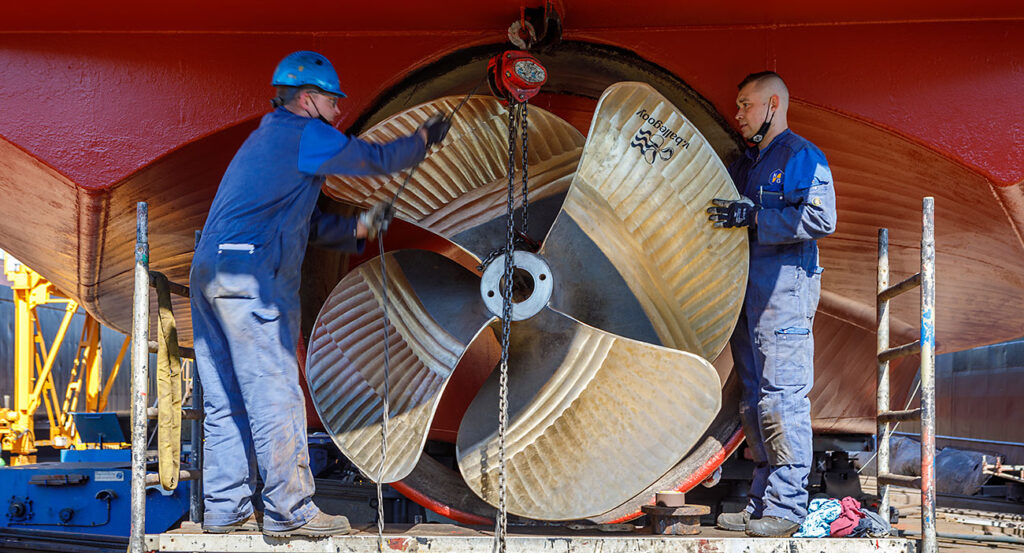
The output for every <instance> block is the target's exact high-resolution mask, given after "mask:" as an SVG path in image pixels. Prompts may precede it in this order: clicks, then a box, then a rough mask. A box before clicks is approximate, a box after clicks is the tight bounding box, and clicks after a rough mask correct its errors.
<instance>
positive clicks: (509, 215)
mask: <svg viewBox="0 0 1024 553" xmlns="http://www.w3.org/2000/svg"><path fill="white" fill-rule="evenodd" d="M526 106H527V104H526V103H525V102H523V103H517V104H513V103H512V102H509V111H508V199H507V205H506V216H505V247H504V253H505V254H506V255H505V271H504V279H503V280H502V282H503V286H502V290H501V298H502V309H501V362H500V363H499V365H498V370H499V379H498V517H497V520H496V521H495V522H494V548H493V550H494V551H496V552H497V553H505V545H506V544H505V535H506V529H507V528H506V527H507V522H508V510H507V507H506V505H505V487H506V486H505V430H506V429H507V427H508V350H509V341H510V338H511V335H512V277H513V272H514V270H515V267H514V266H513V263H512V253H513V252H514V248H515V238H516V231H515V168H516V167H515V155H516V126H517V125H516V122H517V121H516V119H517V117H518V120H519V123H520V126H521V129H522V143H523V148H522V165H523V172H522V179H523V180H522V182H523V184H522V186H523V221H522V228H521V231H520V232H519V234H520V235H523V236H525V235H526V231H527V229H528V225H529V219H528V218H527V214H526V213H527V207H528V206H529V199H528V194H529V191H528V190H529V186H528V185H527V180H528V178H529V174H528V172H527V166H528V162H527V157H526V154H527V151H528V146H527V140H526V131H527V122H526V118H527V108H526ZM501 253H503V252H502V251H500V250H499V251H498V253H497V254H496V255H495V253H494V252H492V253H491V255H490V256H488V258H489V260H488V261H486V262H485V265H486V263H490V261H493V258H494V257H497V256H498V255H501Z"/></svg>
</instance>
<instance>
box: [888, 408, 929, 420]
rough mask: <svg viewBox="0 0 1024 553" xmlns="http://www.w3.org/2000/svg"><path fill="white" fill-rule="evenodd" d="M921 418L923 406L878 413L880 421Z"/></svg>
mask: <svg viewBox="0 0 1024 553" xmlns="http://www.w3.org/2000/svg"><path fill="white" fill-rule="evenodd" d="M918 420H921V408H920V407H918V408H917V409H908V410H906V411H882V412H881V413H878V422H903V421H918Z"/></svg>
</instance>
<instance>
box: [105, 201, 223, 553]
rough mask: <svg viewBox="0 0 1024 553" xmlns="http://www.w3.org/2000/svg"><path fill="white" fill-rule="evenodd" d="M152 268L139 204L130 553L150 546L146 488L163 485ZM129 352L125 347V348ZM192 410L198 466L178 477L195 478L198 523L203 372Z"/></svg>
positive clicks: (144, 212)
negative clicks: (155, 458) (152, 387)
mask: <svg viewBox="0 0 1024 553" xmlns="http://www.w3.org/2000/svg"><path fill="white" fill-rule="evenodd" d="M152 274H153V273H151V272H150V270H149V207H148V204H147V203H146V202H139V203H138V216H137V220H136V229H135V290H134V305H133V307H132V408H131V413H132V488H131V489H132V492H131V500H132V501H131V517H132V521H131V536H130V537H129V539H128V551H129V553H143V552H145V551H147V547H146V487H148V486H153V485H158V484H159V476H158V475H157V474H155V473H154V474H148V473H147V471H146V442H147V430H148V420H149V419H150V418H156V412H155V411H156V409H155V408H153V409H152V410H151V408H150V407H149V354H150V353H151V352H155V351H156V348H157V344H156V342H150V341H149V324H150V313H149V299H150V298H149V289H150V286H152V284H153V279H152ZM169 289H170V292H171V293H172V294H175V295H178V296H183V297H188V296H189V289H188V287H187V286H183V285H181V284H177V283H173V282H172V283H170V286H169ZM178 349H179V352H180V354H181V356H182V357H186V358H192V359H194V358H195V353H194V351H193V350H192V349H190V348H182V347H179V348H178ZM122 353H123V349H122ZM192 383H193V386H192V402H191V403H192V405H191V409H183V410H182V419H184V420H190V421H191V424H192V440H191V444H192V466H191V467H190V468H182V469H181V471H180V473H179V477H178V481H179V482H180V481H185V480H189V481H192V482H193V485H192V487H191V489H190V494H189V515H190V518H191V520H192V521H194V522H201V517H202V511H203V510H202V497H203V496H202V486H201V467H202V417H203V413H202V386H201V385H200V383H199V377H198V374H195V373H193V379H192Z"/></svg>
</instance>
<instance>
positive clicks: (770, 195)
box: [729, 130, 836, 523]
mask: <svg viewBox="0 0 1024 553" xmlns="http://www.w3.org/2000/svg"><path fill="white" fill-rule="evenodd" d="M729 173H730V175H731V176H732V178H733V182H735V183H736V186H737V188H738V189H739V191H740V193H741V194H743V195H744V196H746V197H748V198H750V199H751V200H753V201H754V203H756V204H757V205H758V206H759V208H760V210H759V211H758V213H757V222H756V226H755V227H752V228H751V229H750V230H749V237H750V273H749V279H748V281H747V289H746V297H745V298H744V302H743V309H742V312H741V314H740V317H739V320H738V322H737V324H736V329H735V331H734V332H733V336H732V339H731V342H730V345H731V348H732V355H733V361H734V363H735V370H736V371H737V374H738V376H739V377H740V381H741V383H742V384H743V395H742V398H741V402H740V420H741V421H742V423H743V429H744V433H745V434H746V437H747V442H748V444H749V445H750V447H751V450H752V453H753V459H754V464H755V468H754V476H753V483H752V485H751V488H750V500H749V502H748V504H747V508H746V509H747V511H749V512H750V513H751V514H752V515H753V516H755V517H759V516H763V515H767V516H775V517H780V518H785V519H787V520H790V521H793V522H797V523H799V522H800V521H801V520H803V517H804V515H805V514H806V512H807V491H806V489H805V488H806V486H807V478H808V476H809V474H810V466H811V455H812V454H811V417H810V410H811V403H810V400H808V399H807V394H808V392H810V390H811V386H812V384H813V381H814V337H813V335H812V332H811V331H812V328H813V323H814V313H815V311H816V310H817V307H818V297H819V295H820V292H821V271H822V268H821V267H819V266H818V245H817V242H816V240H817V239H818V238H821V237H824V236H827V235H829V234H831V233H832V232H833V231H834V230H835V225H836V206H835V191H834V189H833V186H832V173H831V171H830V170H829V168H828V162H827V161H826V160H825V155H824V154H822V153H821V150H819V149H818V148H817V147H816V146H814V145H813V144H811V143H810V142H808V141H807V140H806V139H804V138H802V137H800V136H798V135H797V134H795V133H793V132H792V131H790V130H786V131H783V132H782V133H781V134H779V135H778V136H776V137H775V138H774V139H773V140H772V141H771V143H769V144H768V146H767V147H765V148H764V150H760V151H759V150H758V149H757V148H752V149H750V150H748V151H747V152H746V153H745V154H744V155H743V156H741V157H740V158H739V159H738V160H737V161H736V162H735V163H733V164H732V166H731V167H730V168H729Z"/></svg>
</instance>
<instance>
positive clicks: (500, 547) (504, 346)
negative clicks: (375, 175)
mask: <svg viewBox="0 0 1024 553" xmlns="http://www.w3.org/2000/svg"><path fill="white" fill-rule="evenodd" d="M485 80H487V81H488V83H489V84H490V85H491V90H492V91H494V92H495V94H496V95H498V96H500V97H501V98H504V99H505V100H506V102H507V105H508V195H507V202H506V204H507V205H506V218H505V231H506V232H505V246H504V247H503V248H500V249H497V250H495V251H492V252H491V253H490V254H489V255H488V256H487V258H486V259H485V260H484V261H483V262H482V263H481V265H480V266H479V267H478V268H479V269H480V270H481V271H482V270H484V269H485V268H486V266H487V265H489V264H490V263H491V262H492V261H494V260H495V259H496V258H497V257H499V256H501V255H502V254H504V255H505V258H504V261H505V262H504V278H503V281H502V287H501V294H502V317H501V320H502V325H501V327H502V330H501V362H500V365H499V371H500V379H499V380H500V382H499V387H500V389H499V399H498V403H499V406H498V409H499V414H498V450H499V457H500V467H499V477H498V479H499V499H498V504H499V505H498V512H499V515H498V517H497V520H496V521H495V533H494V536H495V549H496V550H497V551H499V552H502V553H503V552H504V551H505V531H506V526H507V518H508V517H507V508H506V505H505V488H506V485H505V434H506V429H507V426H508V355H509V342H510V336H511V323H512V291H513V277H514V273H515V267H514V264H513V259H512V258H513V256H512V254H513V252H514V251H515V248H516V246H517V245H519V246H521V247H524V248H528V249H531V250H533V251H536V250H537V249H538V248H539V245H538V244H537V243H536V242H535V241H533V240H532V239H531V238H530V237H529V234H528V232H529V215H528V209H529V201H530V200H529V161H528V153H529V141H528V138H527V135H528V131H529V123H528V109H527V102H528V101H529V99H530V98H532V97H533V96H535V95H536V94H537V92H539V91H540V87H541V85H543V84H544V83H545V82H546V81H547V72H546V70H545V69H544V67H543V66H542V65H541V64H540V62H539V61H537V59H536V58H534V57H533V56H531V55H530V54H528V53H526V52H522V51H509V52H505V53H503V54H500V55H498V56H495V57H494V58H492V59H491V60H490V63H489V64H488V72H487V76H486V78H485ZM482 82H483V81H481V83H482ZM479 84H480V83H478V84H477V87H479ZM477 87H474V88H473V90H471V91H470V92H469V94H467V95H466V97H465V98H463V99H462V101H461V102H460V103H459V104H458V105H457V106H456V107H455V109H453V110H452V113H451V114H450V115H448V116H447V117H446V119H447V120H449V121H450V120H451V118H452V117H454V116H455V114H456V113H457V112H458V111H459V109H460V108H461V107H462V106H463V104H465V103H466V100H468V99H469V97H470V96H472V95H473V93H474V92H476V89H477ZM517 131H519V136H520V141H521V145H522V148H521V150H520V151H519V152H517V151H516V135H517ZM517 153H520V154H521V156H522V159H521V166H522V195H523V203H522V205H523V213H522V222H521V225H520V228H519V229H516V222H515V192H516V191H515V157H516V154H517ZM417 167H419V163H417V164H416V165H415V166H413V168H412V169H411V170H410V171H409V173H408V174H407V175H406V177H405V180H404V182H403V183H402V185H401V186H400V187H399V188H398V190H397V191H396V192H395V195H394V197H392V199H391V201H390V202H389V205H388V211H390V210H391V209H392V208H393V206H394V205H395V202H396V201H397V200H398V197H399V195H401V193H402V191H403V190H405V187H406V185H407V184H408V182H409V180H410V179H411V177H412V175H413V173H414V172H415V171H416V169H417ZM385 231H386V229H382V232H381V234H380V235H379V237H378V242H379V245H380V251H381V267H380V271H381V285H382V298H381V299H382V302H381V304H382V309H383V314H384V339H383V345H384V390H383V392H384V397H383V403H382V413H381V419H382V420H381V450H380V451H381V458H380V465H379V468H378V471H377V478H376V480H377V547H378V550H379V551H382V552H383V551H384V507H383V492H382V484H381V481H382V480H383V477H384V467H385V463H386V459H387V437H388V419H389V418H390V402H389V399H390V397H389V396H390V365H391V363H390V351H389V349H390V347H389V340H388V339H389V332H388V326H389V324H390V321H389V318H388V302H389V300H388V293H387V292H388V277H387V263H386V259H385V258H384V257H383V254H384V251H385V249H384V232H385Z"/></svg>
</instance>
